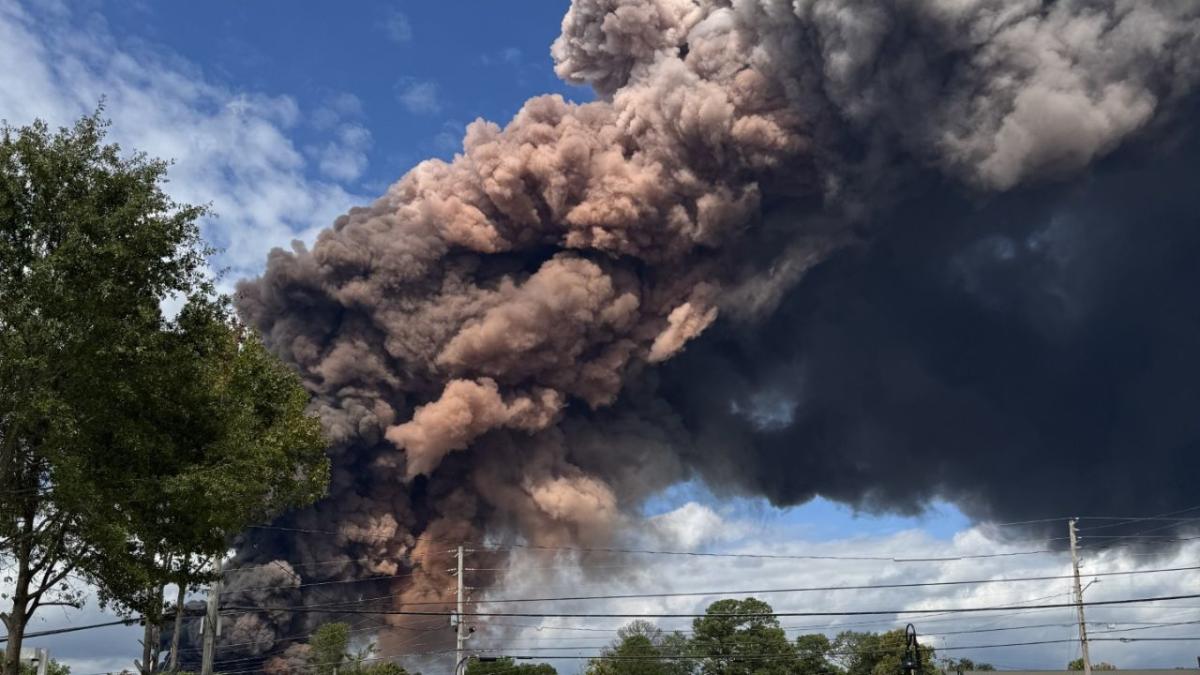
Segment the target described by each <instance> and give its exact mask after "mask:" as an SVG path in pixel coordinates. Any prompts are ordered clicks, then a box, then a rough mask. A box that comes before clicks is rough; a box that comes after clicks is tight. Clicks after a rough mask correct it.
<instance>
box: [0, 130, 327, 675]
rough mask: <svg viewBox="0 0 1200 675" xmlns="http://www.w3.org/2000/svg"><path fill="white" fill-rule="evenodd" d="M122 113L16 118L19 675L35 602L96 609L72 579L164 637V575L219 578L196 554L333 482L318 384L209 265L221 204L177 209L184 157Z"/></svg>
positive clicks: (1, 615)
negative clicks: (125, 149)
mask: <svg viewBox="0 0 1200 675" xmlns="http://www.w3.org/2000/svg"><path fill="white" fill-rule="evenodd" d="M106 126H107V124H106V123H105V122H104V121H103V120H102V119H101V117H100V114H99V113H98V112H97V113H96V114H93V115H90V116H87V117H85V118H83V119H81V120H80V121H79V122H77V123H76V124H75V125H74V126H73V127H71V128H67V129H60V130H58V131H57V132H51V131H50V129H49V128H48V127H47V126H46V125H45V124H43V123H41V122H37V123H34V124H32V125H30V126H27V127H22V128H20V129H14V128H11V127H8V126H4V127H2V128H0V485H4V487H5V489H4V490H3V491H0V562H3V563H4V564H6V565H7V568H8V570H9V572H8V575H7V576H8V577H10V579H11V581H10V582H9V583H11V588H12V590H11V592H9V593H7V594H6V595H7V597H5V598H0V599H3V600H6V601H8V602H7V605H8V606H7V607H6V608H5V611H3V612H0V619H3V623H4V624H5V627H6V628H7V632H8V634H9V636H10V639H9V641H8V643H7V653H6V655H5V659H4V663H3V667H2V668H0V670H2V671H3V672H4V673H5V674H6V675H7V674H11V673H16V672H18V667H17V663H18V658H17V656H18V654H19V651H20V648H21V643H22V634H23V632H24V627H25V625H26V624H27V623H28V621H29V619H30V618H31V617H32V616H33V614H34V612H35V611H36V610H37V609H38V608H39V607H45V606H47V605H54V604H60V605H61V604H71V605H73V604H77V603H78V601H79V596H78V595H77V594H75V593H73V592H72V589H70V588H69V587H67V586H65V585H64V584H65V582H66V580H67V579H68V575H72V576H75V577H82V578H84V579H87V580H88V581H91V582H93V583H94V584H96V586H97V587H98V589H99V591H100V597H101V599H102V600H103V601H106V602H109V603H111V604H114V605H116V606H117V607H118V608H122V609H125V610H126V611H129V612H132V613H137V614H142V615H145V616H146V617H148V619H150V620H149V621H148V622H147V624H148V631H149V630H150V627H152V626H156V625H157V622H158V620H159V619H160V618H161V614H162V605H163V603H162V587H163V585H164V584H166V583H170V582H180V583H188V582H194V581H196V580H198V579H200V578H202V575H200V573H199V571H198V568H197V569H193V568H192V567H191V566H184V565H183V564H182V562H183V561H185V560H188V559H189V557H190V556H192V555H200V556H209V555H214V554H217V553H221V552H223V551H224V550H225V547H226V545H227V544H228V540H229V537H230V536H231V535H232V534H234V533H236V532H237V531H239V530H241V529H243V528H244V527H245V526H246V525H248V524H250V523H253V522H255V521H259V520H265V519H267V518H270V517H271V516H273V515H275V514H277V513H278V512H279V511H281V510H283V509H286V508H289V507H291V506H295V505H299V504H304V503H308V502H311V501H312V500H314V499H315V498H317V497H318V496H319V495H320V494H321V493H322V492H323V489H324V485H325V482H326V480H327V472H328V468H327V460H326V458H325V456H324V451H323V446H324V443H323V441H322V439H321V435H320V430H319V425H318V423H317V422H316V421H315V420H314V419H312V418H311V417H309V416H308V415H306V414H305V405H306V403H307V397H306V395H305V393H304V390H303V389H302V387H301V385H300V383H299V380H298V379H297V378H296V376H295V375H294V374H292V373H291V372H290V371H288V370H287V369H286V368H285V367H283V366H282V365H281V364H279V363H278V362H277V361H276V360H275V359H274V358H273V357H271V356H270V354H269V353H268V352H267V351H266V349H265V348H264V347H263V346H262V345H261V343H260V342H259V341H258V340H257V338H256V336H254V335H252V334H250V333H247V332H244V331H243V330H242V329H240V328H239V327H238V326H237V324H236V322H235V321H234V319H233V316H232V313H231V311H230V310H229V307H228V304H227V302H225V301H224V300H223V299H221V298H219V297H218V296H217V295H216V294H215V293H214V291H213V288H212V286H211V283H210V282H209V281H208V280H207V278H206V276H205V266H206V257H207V255H208V254H209V252H210V251H209V249H208V248H207V247H206V246H205V245H204V244H203V242H202V240H201V238H200V234H199V229H198V227H197V225H196V222H197V219H198V218H199V217H200V216H201V215H203V214H204V212H205V209H204V207H197V206H190V205H185V204H177V203H175V202H173V201H172V200H171V199H170V198H169V197H168V196H167V195H166V193H165V192H164V191H163V190H162V185H163V183H164V181H165V178H166V171H167V164H166V163H164V162H161V161H158V160H152V159H148V158H146V157H145V156H144V155H138V154H134V155H131V156H125V155H123V154H122V152H121V150H120V148H118V147H117V146H115V145H111V144H105V143H104V135H105V130H106ZM171 299H174V301H175V302H177V303H178V302H182V303H183V309H182V311H180V312H179V313H178V315H177V316H175V317H169V316H166V315H165V314H164V312H163V309H162V308H163V306H164V303H166V302H167V301H168V300H171ZM148 637H149V634H148ZM146 642H147V644H148V645H149V644H150V643H151V642H153V643H155V644H156V643H157V640H150V639H148V640H146ZM147 649H148V650H149V647H147ZM148 653H149V652H147V655H148ZM143 663H146V659H145V658H144V660H143Z"/></svg>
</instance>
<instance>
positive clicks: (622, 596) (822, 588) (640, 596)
mask: <svg viewBox="0 0 1200 675" xmlns="http://www.w3.org/2000/svg"><path fill="white" fill-rule="evenodd" d="M1194 570H1200V565H1192V566H1189V567H1168V568H1162V569H1152V570H1128V571H1121V572H1091V573H1089V574H1088V576H1094V577H1110V576H1133V575H1138V574H1158V573H1166V572H1185V571H1194ZM1073 578H1074V575H1072V574H1062V575H1052V576H1035V577H1013V578H1007V579H961V580H955V581H922V582H912V583H894V584H860V585H851V586H806V587H796V588H766V589H754V590H741V591H687V592H675V593H625V594H614V595H577V596H562V597H542V598H492V599H487V600H472V601H470V602H473V603H476V604H494V603H518V602H565V601H576V600H629V599H643V598H685V597H707V596H713V595H765V594H773V593H809V592H820V591H861V590H880V589H889V588H927V587H937V586H969V585H979V584H1004V583H1019V582H1027V581H1059V580H1064V579H1073ZM405 604H406V605H430V604H441V603H434V602H409V603H405Z"/></svg>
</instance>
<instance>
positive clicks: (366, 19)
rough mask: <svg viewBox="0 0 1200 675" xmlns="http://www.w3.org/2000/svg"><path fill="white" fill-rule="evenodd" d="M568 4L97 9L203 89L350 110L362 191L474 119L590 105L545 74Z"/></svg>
mask: <svg viewBox="0 0 1200 675" xmlns="http://www.w3.org/2000/svg"><path fill="white" fill-rule="evenodd" d="M566 5H567V3H565V2H561V1H557V0H556V1H551V0H539V1H538V2H526V3H521V4H520V5H519V7H520V11H514V7H515V6H514V5H512V4H509V3H500V2H477V3H469V4H467V3H441V2H394V1H393V2H382V1H362V2H351V3H339V6H338V11H336V12H331V11H329V9H330V5H328V4H325V3H319V2H289V1H287V0H255V1H253V2H231V1H229V0H224V1H219V2H209V3H186V2H157V3H151V2H137V3H131V2H124V1H120V0H117V1H111V0H109V1H105V2H102V3H100V4H99V5H97V10H98V13H99V15H100V16H102V17H103V18H104V20H106V21H107V22H108V23H109V25H110V28H111V30H112V32H113V34H114V35H116V36H118V39H119V40H120V41H121V42H122V43H126V44H128V45H130V46H131V47H133V46H137V45H139V43H144V44H145V45H146V46H148V47H150V48H151V49H160V48H164V47H165V48H168V49H170V50H171V51H172V52H173V53H174V54H176V55H178V56H179V57H180V58H182V59H186V60H187V61H188V62H190V63H191V64H194V65H195V66H197V67H199V68H201V69H202V70H203V71H204V74H205V76H206V77H208V78H212V79H215V80H220V81H222V82H225V83H227V84H229V85H230V86H232V87H234V88H238V89H244V90H252V91H260V92H267V93H270V94H275V95H286V96H289V97H291V98H293V99H294V100H295V101H296V103H297V104H298V106H299V107H300V109H301V110H305V111H310V115H311V114H314V113H316V112H317V111H321V110H323V109H326V108H329V107H333V108H335V109H336V108H338V106H339V103H340V104H341V105H342V106H343V110H345V109H349V111H352V114H347V115H346V116H347V117H350V118H351V119H353V121H354V123H357V124H361V125H362V126H363V127H365V128H366V129H367V130H368V131H369V132H370V136H371V144H370V146H369V147H368V148H367V149H366V150H365V155H366V158H367V164H366V168H365V171H364V172H363V174H362V176H361V177H359V178H358V179H357V180H355V181H351V182H352V183H354V184H356V185H358V186H361V187H362V188H363V189H364V190H365V191H368V192H369V191H371V189H372V188H374V190H375V191H378V190H379V188H381V187H382V186H384V185H386V184H387V183H390V182H391V181H393V180H395V178H396V177H398V176H399V175H400V174H401V173H403V171H405V170H407V169H408V168H409V167H411V166H412V164H414V163H415V162H417V161H419V160H421V159H423V158H425V157H429V156H441V157H448V156H449V155H450V154H452V153H453V152H454V151H456V150H457V149H458V148H459V147H460V146H459V140H460V138H461V132H462V128H463V126H464V125H465V124H466V123H468V122H470V121H472V120H474V119H476V118H478V117H484V118H488V119H493V120H506V119H508V118H509V117H511V116H512V115H513V113H515V112H516V111H517V109H518V108H519V107H520V106H521V104H522V103H523V102H524V101H525V99H527V98H529V97H530V96H531V95H534V94H540V93H561V94H563V95H564V96H567V97H569V98H572V99H575V100H586V99H588V98H590V97H591V90H590V89H585V88H579V87H572V86H569V85H566V84H565V83H563V82H561V81H560V80H558V79H557V78H556V77H555V76H554V72H553V69H552V65H551V62H550V58H549V45H550V42H551V40H552V39H553V38H554V36H555V35H556V34H557V31H558V24H559V22H560V21H561V18H562V14H563V12H564V11H565V8H566ZM348 97H353V99H351V98H348ZM309 121H310V123H311V124H310V125H301V127H300V128H298V129H297V130H296V134H295V138H296V140H297V142H299V143H301V144H305V143H318V144H319V143H321V142H322V141H323V140H324V138H323V134H322V133H321V132H322V131H325V130H324V129H321V128H320V126H321V125H320V123H319V120H309Z"/></svg>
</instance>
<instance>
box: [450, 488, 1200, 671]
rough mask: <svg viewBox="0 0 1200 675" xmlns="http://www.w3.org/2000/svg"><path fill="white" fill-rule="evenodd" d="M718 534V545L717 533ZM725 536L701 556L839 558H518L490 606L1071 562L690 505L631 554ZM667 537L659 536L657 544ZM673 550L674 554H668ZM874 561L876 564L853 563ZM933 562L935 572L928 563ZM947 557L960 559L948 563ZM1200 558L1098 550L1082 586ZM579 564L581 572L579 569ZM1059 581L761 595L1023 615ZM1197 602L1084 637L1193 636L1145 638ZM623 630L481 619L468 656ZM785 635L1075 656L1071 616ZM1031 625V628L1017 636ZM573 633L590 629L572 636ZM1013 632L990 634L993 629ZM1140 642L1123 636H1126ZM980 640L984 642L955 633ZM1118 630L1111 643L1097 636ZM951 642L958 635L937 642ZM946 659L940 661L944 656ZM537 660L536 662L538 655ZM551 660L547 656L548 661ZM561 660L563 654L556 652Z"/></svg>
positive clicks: (953, 575) (824, 628) (785, 601)
mask: <svg viewBox="0 0 1200 675" xmlns="http://www.w3.org/2000/svg"><path fill="white" fill-rule="evenodd" d="M720 530H724V531H725V533H724V534H722V533H720ZM729 531H733V532H735V533H737V536H739V539H738V541H733V542H729V541H727V543H725V544H723V545H717V546H715V547H714V546H713V545H711V544H710V545H709V546H707V547H704V546H703V545H701V548H700V549H699V550H701V551H712V552H720V553H746V554H767V555H776V556H778V555H796V556H830V557H834V556H838V557H841V558H842V559H836V560H821V559H807V560H805V559H770V558H737V557H731V558H722V557H708V556H684V555H680V556H669V555H643V554H628V555H623V556H622V555H616V554H588V555H586V556H583V557H580V554H578V553H571V554H566V553H558V554H555V553H553V552H544V551H543V552H538V551H526V552H522V553H519V554H517V555H515V556H514V558H513V559H512V561H511V571H510V572H508V573H506V574H505V576H503V577H502V578H501V579H500V583H499V584H498V585H497V586H496V587H495V588H493V589H491V590H489V591H488V592H487V593H486V595H485V597H486V598H500V597H522V596H524V597H555V596H586V595H611V594H639V593H672V592H694V591H738V590H741V591H746V592H747V594H749V592H751V591H762V590H766V589H781V588H805V587H814V586H815V587H828V586H854V585H859V586H861V585H879V584H911V583H924V582H932V583H936V582H946V581H956V580H974V579H989V580H1000V579H1005V578H1009V579H1011V578H1014V577H1035V576H1039V577H1040V576H1063V575H1069V574H1070V570H1071V566H1070V557H1069V555H1068V554H1066V553H1065V552H1059V553H1039V554H1036V555H1013V556H1002V557H991V558H968V557H965V556H973V555H981V554H995V553H1019V552H1022V551H1029V550H1041V549H1045V548H1046V545H1045V542H1041V541H1020V542H1012V541H1008V542H1001V541H998V540H996V539H994V538H991V537H989V533H988V532H987V531H985V530H983V529H980V528H969V529H966V530H963V531H961V532H959V533H957V534H956V535H955V536H954V537H952V538H951V539H949V540H946V539H939V538H936V537H933V536H931V535H929V534H927V533H925V532H922V531H919V530H908V531H903V532H898V533H894V534H890V535H886V536H876V537H854V536H851V535H847V537H846V538H842V539H836V540H832V541H806V540H803V539H797V538H795V535H794V534H791V533H789V532H788V531H786V528H779V529H776V527H775V526H765V527H763V528H757V529H754V530H753V531H750V530H748V529H746V528H745V527H744V526H743V527H739V526H738V524H735V523H728V522H724V523H722V518H721V517H720V516H719V515H718V514H717V513H716V512H715V511H713V510H712V509H711V508H709V507H706V506H704V505H700V504H688V505H685V506H684V507H682V508H680V509H677V510H675V511H672V512H670V513H668V514H664V515H663V516H658V517H656V518H654V519H651V520H650V521H649V523H648V527H647V530H646V532H645V535H644V536H645V537H646V538H644V539H640V540H635V541H631V542H627V543H628V544H629V545H630V546H631V547H633V548H649V549H655V550H670V549H672V548H673V547H672V546H671V542H672V541H674V543H675V544H682V543H687V541H688V540H689V539H690V540H691V541H697V542H699V541H704V540H706V539H707V540H708V541H710V542H711V541H712V540H713V539H718V540H719V539H722V538H725V539H726V540H727V538H728V536H729V534H728V532H729ZM664 535H665V537H664ZM675 550H678V549H677V548H676V549H675ZM855 557H861V558H876V557H882V558H885V559H884V560H874V559H863V560H854V559H852V558H855ZM893 557H895V558H897V559H909V560H913V559H926V560H925V561H922V562H894V561H892V560H891V558H893ZM932 558H938V559H943V560H940V561H929V560H928V559H932ZM953 558H960V559H957V560H954V559H953ZM1198 559H1200V542H1189V543H1187V544H1186V545H1184V546H1183V547H1181V548H1179V549H1176V550H1174V551H1169V552H1165V553H1164V555H1162V556H1154V557H1150V556H1146V555H1144V554H1142V553H1137V552H1134V551H1131V550H1129V549H1112V550H1109V551H1095V552H1092V553H1090V555H1088V556H1086V557H1085V559H1084V581H1085V583H1086V582H1087V581H1089V580H1090V579H1092V578H1093V577H1092V576H1090V575H1095V574H1096V573H1098V572H1108V571H1130V570H1147V569H1160V568H1172V567H1188V566H1193V565H1196V564H1197V562H1196V561H1197V560H1198ZM576 565H578V566H576ZM1095 578H1097V579H1098V581H1097V582H1096V583H1094V584H1093V585H1092V586H1091V587H1090V588H1089V589H1088V591H1087V592H1086V599H1087V600H1088V601H1101V600H1113V599H1120V598H1136V597H1152V596H1163V595H1175V594H1189V593H1195V592H1196V591H1195V588H1196V587H1197V582H1200V573H1198V572H1197V571H1195V570H1192V571H1184V572H1168V573H1153V574H1140V575H1130V576H1105V577H1095ZM1070 591H1071V582H1070V580H1069V579H1065V578H1064V579H1056V580H1047V581H1026V582H1012V583H989V584H977V585H945V586H924V587H917V588H890V589H887V588H877V589H861V590H844V591H836V590H827V591H814V592H790V593H768V594H763V593H758V594H757V595H758V597H760V598H762V599H764V600H766V601H767V602H769V603H770V604H771V605H772V606H773V607H774V608H775V610H776V611H780V612H789V611H790V612H823V611H833V612H839V611H863V610H876V609H897V610H914V609H940V608H949V607H970V606H1000V607H1006V606H1020V605H1037V604H1061V603H1069V602H1070V601H1071V594H1070ZM722 597H740V596H724V595H712V596H699V597H692V596H688V597H670V598H631V599H612V600H602V601H595V600H590V601H572V602H555V603H541V604H533V603H530V604H522V605H519V607H520V609H519V610H517V611H523V612H538V611H545V612H557V613H574V612H579V613H697V612H703V611H704V608H705V607H706V606H707V605H708V604H710V603H711V602H713V601H714V600H717V599H720V598H722ZM1198 605H1200V602H1198V601H1196V600H1192V601H1186V600H1185V601H1180V602H1162V603H1157V604H1152V605H1149V604H1148V605H1135V606H1129V605H1115V606H1105V607H1091V608H1088V610H1087V614H1088V622H1089V630H1090V631H1091V634H1092V637H1093V638H1105V639H1112V638H1133V637H1138V636H1191V635H1194V628H1195V627H1194V626H1187V625H1184V626H1175V627H1170V626H1167V627H1162V626H1152V627H1147V626H1146V625H1145V624H1146V623H1149V622H1171V621H1186V620H1194V619H1196V618H1197V606H1198ZM515 607H518V606H515V605H505V604H499V603H496V604H490V605H489V604H486V603H485V604H483V605H482V606H481V607H480V609H479V611H481V612H488V611H514V608H515ZM627 621H629V619H608V618H604V619H600V618H596V619H579V618H561V619H557V618H544V619H540V620H539V619H537V618H526V617H520V618H497V619H488V620H483V619H481V620H480V621H479V626H478V629H477V632H476V633H475V635H474V636H473V638H472V641H473V644H474V645H476V646H479V645H485V646H486V645H494V644H504V645H506V646H508V647H509V648H512V649H516V648H518V647H520V648H523V649H524V650H525V651H524V652H523V653H530V652H532V653H536V650H537V649H538V648H539V647H558V648H561V647H563V646H567V645H572V646H580V647H581V648H583V649H582V652H581V653H585V654H586V653H595V652H596V651H598V650H599V648H600V647H602V646H603V645H604V644H605V643H606V642H607V641H608V640H611V639H612V637H613V634H612V633H611V632H605V631H606V630H607V629H613V630H615V629H616V628H617V627H619V626H621V625H622V624H624V623H626V622H627ZM656 622H657V623H658V624H659V625H660V626H661V627H663V628H666V629H670V630H676V629H678V630H683V631H685V632H686V631H687V630H689V629H690V625H691V620H690V619H684V618H676V619H659V620H657V621H656ZM780 622H781V624H782V625H783V626H785V627H788V633H789V635H792V636H795V635H798V634H802V633H813V632H825V633H827V634H830V635H833V634H836V633H837V632H838V631H840V630H857V631H882V630H890V629H893V628H901V627H903V626H904V625H905V624H906V623H908V622H912V623H914V624H915V625H916V627H917V630H918V633H919V634H920V635H921V640H922V643H923V644H928V645H931V646H933V647H935V648H936V649H939V651H940V654H941V655H943V656H967V657H970V658H972V659H974V660H976V661H983V662H990V663H993V664H995V665H997V666H1001V667H1006V668H1044V669H1059V670H1061V669H1063V667H1064V666H1065V665H1066V663H1067V661H1069V660H1070V659H1072V658H1074V657H1075V656H1076V653H1075V652H1076V650H1077V648H1078V644H1077V642H1076V641H1075V640H1076V639H1077V634H1076V624H1075V610H1074V609H1073V608H1071V607H1066V608H1056V609H1037V608H1034V609H1030V608H1028V607H1026V608H1012V609H1005V610H1003V611H999V612H995V613H979V614H951V615H940V616H933V615H926V616H921V615H914V614H903V615H882V616H875V615H871V616H842V617H812V616H809V617H782V618H781V619H780ZM1031 625H1036V626H1038V627H1035V628H1020V627H1021V626H1031ZM575 628H580V629H586V630H575ZM997 628H1000V629H1008V628H1015V629H1014V630H998V631H997V630H992V629H997ZM1131 628H1132V629H1137V630H1132V631H1131V630H1128V629H1131ZM979 629H987V630H988V631H989V632H982V633H961V631H972V630H979ZM1106 631H1116V632H1106ZM946 633H957V634H946ZM1042 640H1065V642H1061V643H1055V644H1048V645H1032V646H1023V647H1012V648H996V649H978V648H972V649H963V650H960V649H958V648H961V647H973V646H979V645H988V644H1003V643H1011V642H1034V641H1042ZM947 648H949V649H947ZM1091 651H1092V658H1093V660H1095V661H1101V660H1103V661H1109V662H1111V663H1115V664H1117V665H1118V666H1120V667H1122V668H1137V667H1174V666H1190V665H1191V664H1192V663H1194V659H1195V643H1189V642H1161V643H1137V642H1132V643H1122V642H1115V641H1096V642H1094V643H1093V644H1092V650H1091ZM543 653H545V652H543ZM548 653H550V654H553V653H555V652H548ZM559 653H562V652H559ZM553 663H554V665H555V666H556V667H557V668H559V672H560V673H576V672H580V671H581V670H582V666H583V665H584V664H583V663H580V662H566V661H555V662H553Z"/></svg>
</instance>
